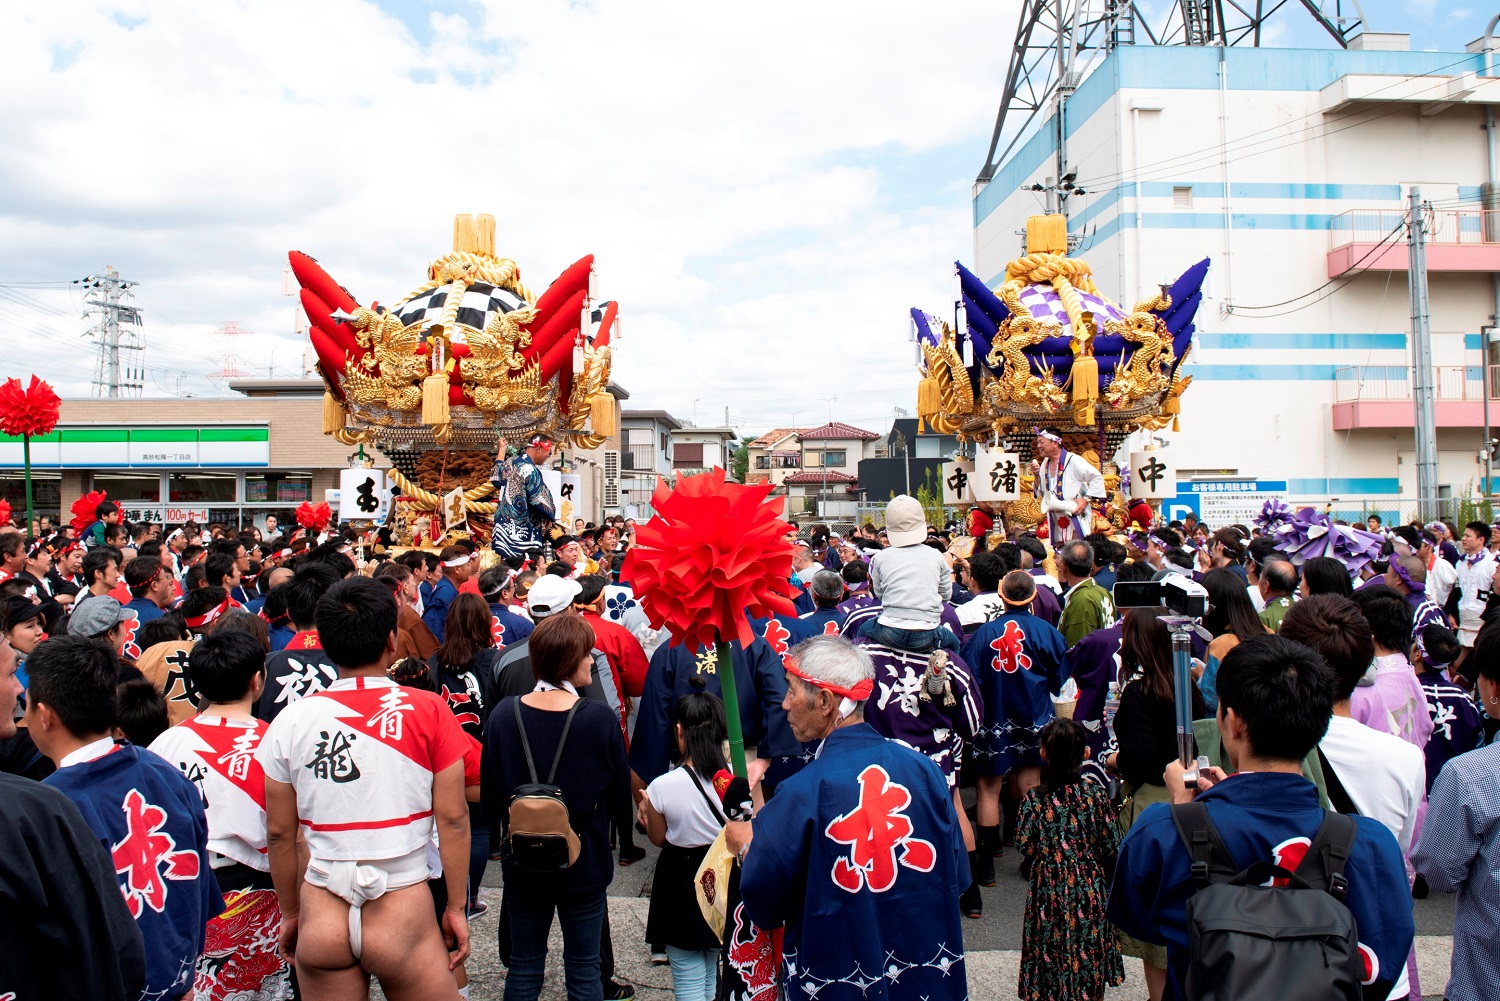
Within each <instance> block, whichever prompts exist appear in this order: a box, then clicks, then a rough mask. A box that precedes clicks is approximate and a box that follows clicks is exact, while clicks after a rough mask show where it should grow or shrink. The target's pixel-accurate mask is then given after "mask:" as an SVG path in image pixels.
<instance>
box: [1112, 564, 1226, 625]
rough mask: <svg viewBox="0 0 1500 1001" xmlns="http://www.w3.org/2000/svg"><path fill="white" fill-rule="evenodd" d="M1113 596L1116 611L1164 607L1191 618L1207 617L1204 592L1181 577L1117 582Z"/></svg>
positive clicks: (1195, 583)
mask: <svg viewBox="0 0 1500 1001" xmlns="http://www.w3.org/2000/svg"><path fill="white" fill-rule="evenodd" d="M1113 594H1114V600H1115V607H1116V608H1160V607H1165V608H1170V609H1171V610H1172V611H1174V612H1176V613H1177V614H1178V615H1189V616H1192V617H1194V618H1202V617H1203V616H1204V615H1206V614H1207V613H1208V592H1207V591H1205V590H1204V589H1203V585H1202V584H1199V583H1198V582H1197V581H1195V580H1193V579H1192V578H1191V577H1185V576H1183V575H1182V574H1175V573H1174V574H1169V575H1167V576H1166V577H1164V578H1163V579H1161V580H1141V581H1118V582H1116V584H1115V587H1114V592H1113Z"/></svg>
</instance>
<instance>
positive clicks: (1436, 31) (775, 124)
mask: <svg viewBox="0 0 1500 1001" xmlns="http://www.w3.org/2000/svg"><path fill="white" fill-rule="evenodd" d="M1389 6H1390V7H1391V10H1390V11H1388V12H1386V11H1383V10H1382V8H1380V7H1376V6H1372V5H1369V4H1367V5H1366V11H1367V13H1370V14H1371V15H1372V20H1375V19H1376V17H1377V15H1378V16H1379V17H1381V18H1384V20H1386V21H1390V22H1393V23H1383V24H1382V23H1377V24H1376V25H1375V26H1376V27H1377V28H1383V29H1385V30H1399V29H1400V28H1401V27H1402V26H1403V25H1402V24H1401V23H1394V22H1404V21H1406V20H1412V21H1413V22H1414V23H1420V24H1421V25H1422V28H1421V33H1419V35H1418V36H1417V37H1416V38H1414V40H1413V41H1414V45H1416V46H1418V47H1423V46H1451V45H1453V44H1457V45H1459V46H1461V45H1462V43H1463V42H1464V41H1467V40H1468V39H1469V38H1471V37H1473V36H1475V35H1477V34H1479V33H1480V32H1481V31H1482V29H1483V23H1482V22H1483V20H1484V18H1483V17H1482V16H1480V15H1477V14H1475V13H1474V12H1473V11H1471V10H1468V9H1460V8H1445V9H1444V10H1443V11H1442V12H1438V13H1436V14H1434V13H1433V11H1434V9H1435V4H1427V5H1426V6H1421V5H1413V7H1412V8H1411V10H1412V11H1413V12H1415V13H1420V12H1424V11H1425V12H1426V16H1424V17H1423V18H1417V17H1415V16H1413V15H1412V14H1408V13H1406V11H1405V9H1404V8H1397V6H1396V5H1395V4H1394V3H1390V4H1389ZM1016 9H1017V3H1016V0H999V2H997V0H951V2H941V3H933V4H911V3H894V2H873V0H867V2H861V3H834V2H807V0H803V2H798V3H787V2H762V3H757V4H753V5H750V4H745V5H727V4H726V5H720V4H687V3H682V2H674V3H656V2H651V0H597V2H593V3H582V2H580V3H572V4H569V3H563V2H554V0H524V2H510V3H503V2H500V0H385V2H366V0H299V2H277V0H264V2H262V0H241V2H237V3H230V2H217V0H216V2H208V3H205V2H202V0H196V2H194V0H162V2H156V0H152V2H143V0H121V2H117V3H105V4H94V3H87V2H69V3H63V4H6V5H4V6H3V9H0V31H3V34H4V37H5V38H6V39H7V43H8V44H7V58H6V59H5V60H3V61H0V92H3V93H4V94H5V95H6V99H5V100H4V101H3V102H0V286H4V287H0V341H3V343H4V344H6V346H7V347H6V351H5V355H4V358H3V360H0V375H4V376H10V375H25V374H27V373H30V372H33V371H34V372H36V373H38V374H41V375H43V376H44V377H47V378H49V379H51V380H53V381H54V382H55V383H56V384H57V386H58V388H59V390H60V391H61V392H62V393H63V395H65V396H73V395H87V394H88V392H89V381H90V379H91V377H92V372H93V348H92V347H91V346H90V345H88V344H86V343H84V342H83V341H81V339H80V334H81V333H82V331H83V330H84V329H86V327H87V323H86V322H85V321H83V320H82V319H80V318H79V314H80V313H81V311H82V310H83V308H84V303H83V301H82V296H81V295H80V294H79V292H78V291H77V290H69V289H50V288H47V287H45V286H46V285H47V284H48V283H58V282H65V281H68V280H71V279H75V278H80V277H82V276H84V275H87V274H90V273H96V272H99V271H102V269H103V268H104V267H105V266H106V265H113V266H114V267H116V268H117V269H118V270H119V271H120V272H121V274H122V275H124V276H125V277H126V278H128V279H131V280H133V281H137V282H140V287H139V289H138V290H137V291H138V294H137V298H136V299H135V304H136V305H139V306H141V307H142V308H143V309H144V311H145V319H146V327H145V328H144V331H145V334H146V337H147V343H148V349H147V353H146V360H145V364H146V367H147V378H146V391H147V393H148V394H150V395H168V394H170V395H182V394H188V393H192V394H197V395H214V394H223V393H226V392H227V387H224V386H223V380H214V379H211V378H209V377H208V376H209V374H210V373H213V372H215V371H218V370H220V369H222V368H223V366H224V355H226V354H228V353H233V354H235V355H237V356H238V358H239V360H240V367H241V368H242V369H244V370H245V371H247V372H250V373H253V374H255V375H260V376H264V375H267V374H270V373H274V374H275V375H277V376H290V375H295V374H297V373H299V372H300V371H301V364H302V354H303V344H302V341H301V339H300V338H299V337H298V336H297V335H296V334H295V332H294V329H293V322H294V316H295V300H294V299H291V298H288V297H285V296H283V294H282V272H283V269H284V267H285V261H286V258H285V254H286V251H287V250H289V249H298V250H303V251H305V252H307V253H310V254H312V255H313V256H315V257H317V258H318V259H319V260H320V261H321V262H322V263H323V265H324V266H325V267H326V268H327V269H328V270H329V272H330V273H332V274H333V275H334V277H335V278H337V279H339V280H340V281H341V282H343V283H344V284H345V285H347V286H348V288H349V289H350V290H351V291H352V292H353V293H354V294H355V296H356V297H358V298H359V299H360V300H361V301H364V302H369V301H370V300H376V299H378V300H380V301H382V302H390V301H393V300H394V299H395V298H397V297H398V296H400V295H402V294H404V293H405V292H406V291H408V290H409V289H410V288H411V287H412V286H414V285H416V284H417V283H418V281H419V279H420V278H421V277H422V275H423V273H424V270H425V267H426V264H427V262H428V261H429V260H430V259H431V258H432V257H434V256H437V255H439V254H441V253H442V252H444V251H446V250H447V249H448V247H449V243H450V236H451V225H452V216H453V214H454V213H456V212H491V213H493V214H494V215H495V216H496V218H497V231H498V236H497V244H498V249H499V251H500V252H501V253H502V254H503V255H505V256H509V257H512V258H514V259H515V260H516V261H517V262H518V263H519V264H520V266H521V269H522V275H523V278H524V279H525V280H526V282H527V283H528V284H530V285H531V286H532V287H533V288H536V289H540V288H542V287H544V286H545V285H546V283H547V282H548V281H549V280H550V279H551V278H552V277H553V276H555V275H556V274H557V273H558V272H559V271H561V270H562V269H563V268H564V267H566V266H567V265H568V264H569V263H571V262H572V261H574V260H576V259H577V258H578V257H580V256H582V255H583V254H585V253H590V252H592V253H594V254H596V255H597V257H598V263H597V268H598V272H599V279H600V281H599V286H598V289H599V291H600V293H601V294H602V295H604V296H605V297H608V298H613V299H618V300H619V301H620V303H621V307H622V328H623V330H622V332H623V339H622V341H621V342H620V344H619V348H618V351H617V355H616V367H615V379H616V381H617V382H619V383H620V384H621V385H622V386H624V387H625V388H626V389H627V390H629V391H630V393H631V401H630V405H631V406H636V407H649V408H662V409H667V410H670V411H671V412H673V413H674V414H676V415H677V416H679V417H681V418H683V419H687V420H691V419H693V417H694V416H695V414H696V417H697V420H698V422H699V423H717V422H718V421H721V420H722V419H723V416H724V412H725V408H726V407H727V408H728V413H729V416H730V420H731V422H732V423H734V424H736V425H739V426H740V427H741V428H742V429H743V430H746V431H759V430H764V429H765V428H767V427H769V426H772V425H774V424H786V423H790V422H791V421H792V420H793V417H794V415H795V417H796V419H797V420H798V422H799V423H815V422H817V421H821V420H823V419H826V417H827V416H828V414H829V412H830V408H831V411H832V413H833V416H834V417H835V418H837V419H842V420H846V421H849V422H851V423H855V424H861V425H864V426H867V427H870V428H872V429H875V430H882V429H883V428H884V427H885V426H886V422H888V420H889V418H890V417H891V415H892V408H894V407H897V406H905V407H910V406H911V405H912V404H913V402H914V399H915V377H914V374H913V369H912V365H911V360H912V349H911V347H910V345H909V344H908V343H907V341H906V316H905V313H906V309H907V307H909V306H912V305H919V306H924V307H926V308H929V309H933V310H937V309H939V308H941V304H942V303H943V301H944V300H945V299H947V298H948V295H949V278H948V270H949V269H948V262H951V261H953V260H954V259H956V258H968V257H969V256H970V253H971V251H970V248H971V246H972V241H971V234H970V207H969V205H970V186H971V183H972V181H973V177H974V175H975V173H976V172H977V171H978V169H979V167H980V161H981V159H982V157H983V154H984V150H985V147H986V144H987V141H988V138H989V130H990V127H991V125H992V123H993V120H994V113H995V108H996V105H997V103H998V100H999V97H1000V88H1001V79H1002V77H1003V74H1004V70H1005V64H1006V60H1007V57H1008V54H1009V53H1008V49H1009V43H1010V39H1011V37H1012V34H1013V32H1014V23H1015V15H1016ZM225 321H236V322H237V323H238V324H239V325H240V327H241V328H242V329H244V330H247V331H251V332H252V333H249V334H245V335H242V336H240V337H237V338H233V339H230V338H224V337H221V336H219V335H217V334H216V333H215V331H216V330H217V329H219V328H220V327H221V326H222V325H223V324H224V322H225ZM12 346H13V347H14V348H15V350H13V349H12ZM833 397H836V398H837V400H836V402H833V403H830V402H829V400H830V398H833Z"/></svg>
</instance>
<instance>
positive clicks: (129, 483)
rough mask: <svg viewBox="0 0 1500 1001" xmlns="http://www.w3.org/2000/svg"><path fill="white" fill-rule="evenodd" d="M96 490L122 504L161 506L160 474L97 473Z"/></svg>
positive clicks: (95, 477) (95, 476)
mask: <svg viewBox="0 0 1500 1001" xmlns="http://www.w3.org/2000/svg"><path fill="white" fill-rule="evenodd" d="M94 489H95V490H103V491H104V495H105V496H106V497H108V498H109V499H110V500H112V501H115V502H117V503H120V504H160V503H161V474H160V473H95V474H94Z"/></svg>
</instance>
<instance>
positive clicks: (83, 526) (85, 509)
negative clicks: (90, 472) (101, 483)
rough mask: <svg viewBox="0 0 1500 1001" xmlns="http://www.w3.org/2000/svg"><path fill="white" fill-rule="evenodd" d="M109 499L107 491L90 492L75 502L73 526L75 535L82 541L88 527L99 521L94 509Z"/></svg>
mask: <svg viewBox="0 0 1500 1001" xmlns="http://www.w3.org/2000/svg"><path fill="white" fill-rule="evenodd" d="M108 499H109V495H108V494H107V493H106V492H105V491H103V490H90V491H89V492H88V493H86V494H84V495H83V496H82V497H80V498H78V499H77V500H76V501H74V502H73V507H72V508H71V509H70V510H72V512H73V522H72V524H73V534H74V535H76V536H78V537H79V538H80V539H81V538H83V533H84V532H85V531H87V530H88V527H89V526H90V525H92V524H93V523H94V522H95V521H97V520H98V519H97V518H95V517H94V508H96V507H98V506H99V505H100V504H102V503H103V502H104V501H106V500H108Z"/></svg>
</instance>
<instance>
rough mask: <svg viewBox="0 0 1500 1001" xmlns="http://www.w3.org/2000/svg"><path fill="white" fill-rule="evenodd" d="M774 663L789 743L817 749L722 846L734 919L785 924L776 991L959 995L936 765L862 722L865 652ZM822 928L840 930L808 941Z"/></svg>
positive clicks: (809, 647) (955, 865) (947, 816)
mask: <svg viewBox="0 0 1500 1001" xmlns="http://www.w3.org/2000/svg"><path fill="white" fill-rule="evenodd" d="M785 666H786V675H787V678H786V680H787V694H786V698H785V699H784V700H783V701H782V708H783V709H785V710H786V714H787V720H788V722H789V723H790V725H791V728H792V733H793V735H794V736H795V737H796V738H797V739H798V740H801V741H821V743H820V744H819V746H818V752H817V757H816V758H815V759H814V760H813V761H812V762H811V763H809V764H808V765H807V767H805V768H803V769H802V770H801V771H800V772H798V773H797V774H796V775H794V776H792V777H791V778H788V779H784V780H783V781H782V782H781V784H780V785H779V786H777V789H776V795H775V797H774V798H773V799H772V800H771V801H770V802H769V803H767V804H766V805H765V806H764V807H763V808H761V811H760V813H759V815H758V816H756V817H755V819H754V821H753V822H751V823H748V824H746V823H733V824H730V825H729V826H730V828H731V831H730V832H729V835H728V838H729V840H730V844H731V846H732V847H734V848H736V849H738V850H741V851H742V855H743V859H744V870H743V874H742V877H741V880H740V891H741V894H742V896H743V899H744V912H745V914H746V915H747V916H748V917H749V918H750V920H751V921H753V922H754V923H755V924H756V925H757V926H759V927H761V928H775V927H779V926H784V927H785V930H786V932H785V936H786V937H785V940H784V944H783V954H784V955H785V957H786V959H787V964H786V968H787V974H786V976H787V980H788V983H787V986H786V990H787V994H788V995H790V996H797V995H798V994H799V993H802V992H806V991H808V990H811V991H812V992H814V993H815V992H816V991H817V990H818V989H819V988H820V987H821V986H823V985H826V984H828V983H830V982H834V981H838V982H843V983H853V982H854V981H853V980H851V979H850V978H856V977H858V976H859V975H860V971H862V970H863V971H867V973H868V971H871V970H873V971H876V975H877V976H878V975H879V971H881V970H889V969H893V968H894V969H899V970H900V971H901V974H900V976H899V977H891V978H890V982H889V983H888V984H887V985H886V987H885V991H886V993H887V995H888V997H889V998H891V999H893V1001H906V999H911V1001H916V999H918V998H927V999H930V1001H959V999H961V998H965V997H967V995H968V978H967V976H966V975H965V973H964V946H963V928H962V926H961V922H962V918H961V917H960V916H959V912H958V907H957V906H956V904H957V901H958V894H959V891H960V890H961V889H963V888H964V887H965V886H967V885H968V884H969V872H968V868H969V867H968V862H967V859H966V858H965V852H964V844H963V839H962V837H961V836H960V834H959V828H958V818H957V817H956V815H955V814H954V810H953V800H952V798H951V797H950V796H949V794H948V784H947V780H946V779H945V778H944V777H943V773H942V770H941V769H940V768H938V766H937V765H936V764H935V763H933V761H932V760H931V759H929V758H928V757H926V756H925V755H922V754H919V753H917V752H916V751H913V750H912V749H911V748H909V747H906V746H905V745H903V744H900V743H898V742H896V741H893V740H887V739H885V738H884V737H882V736H880V734H878V733H876V732H875V730H874V729H873V728H872V727H871V726H870V725H869V724H868V723H866V722H865V720H864V705H865V701H866V700H867V699H869V697H870V694H871V692H872V691H873V689H874V683H875V668H874V665H873V664H872V663H871V661H870V658H869V655H868V654H866V653H865V652H864V651H863V650H861V649H859V648H858V647H855V646H854V645H853V644H851V643H849V641H847V640H845V639H843V638H842V637H838V636H814V637H813V638H811V639H808V640H805V641H803V642H802V643H800V644H798V645H797V646H796V647H794V648H793V649H792V650H791V651H790V652H789V654H788V656H787V658H786V660H785ZM829 919H832V920H833V921H834V922H836V925H835V924H830V923H829ZM829 927H838V928H839V930H840V933H839V934H837V935H830V934H827V933H826V931H824V932H823V933H819V929H827V928H829Z"/></svg>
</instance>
